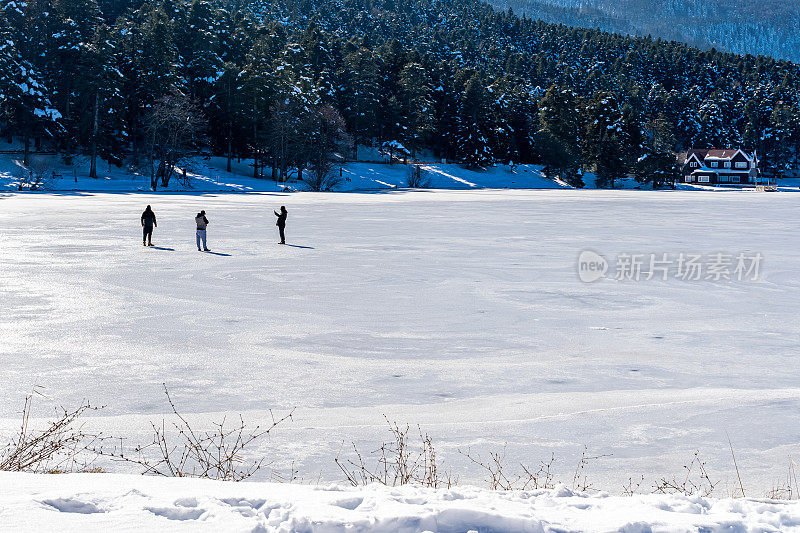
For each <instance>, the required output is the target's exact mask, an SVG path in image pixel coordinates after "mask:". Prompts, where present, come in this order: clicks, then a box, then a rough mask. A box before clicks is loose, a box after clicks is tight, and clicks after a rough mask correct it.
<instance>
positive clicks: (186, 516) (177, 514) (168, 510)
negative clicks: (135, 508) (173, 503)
mask: <svg viewBox="0 0 800 533" xmlns="http://www.w3.org/2000/svg"><path fill="white" fill-rule="evenodd" d="M144 509H145V511H150V512H151V513H153V514H154V515H156V516H163V517H164V518H166V519H168V520H197V519H198V518H200V517H201V516H202V515H203V513H205V512H206V511H205V509H196V508H187V507H184V508H177V507H145V508H144Z"/></svg>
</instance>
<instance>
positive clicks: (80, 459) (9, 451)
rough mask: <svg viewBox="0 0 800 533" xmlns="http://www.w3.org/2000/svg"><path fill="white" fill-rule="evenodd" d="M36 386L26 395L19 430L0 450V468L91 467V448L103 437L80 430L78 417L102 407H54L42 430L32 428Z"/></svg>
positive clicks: (53, 470)
mask: <svg viewBox="0 0 800 533" xmlns="http://www.w3.org/2000/svg"><path fill="white" fill-rule="evenodd" d="M35 395H38V396H42V394H41V393H40V392H38V390H37V389H34V392H33V393H31V394H29V395H28V396H26V397H25V403H24V406H23V408H22V422H21V424H20V428H19V431H17V433H16V435H15V436H14V437H13V438H12V440H11V442H10V443H8V444H7V445H6V446H5V448H3V449H2V451H0V470H7V471H12V472H36V473H61V472H76V471H80V472H86V471H90V470H92V469H93V468H92V467H91V463H92V462H93V461H94V459H95V458H96V456H95V455H94V454H93V453H88V454H87V453H86V452H91V449H92V447H93V446H94V445H95V444H97V442H98V440H102V436H100V435H93V434H89V433H86V432H84V431H83V429H82V426H78V427H75V426H76V423H77V422H78V420H79V419H80V418H81V417H82V416H83V415H84V413H86V412H87V411H90V410H96V409H102V408H96V407H92V406H91V405H89V404H88V403H82V404H81V405H80V406H78V407H77V408H75V409H65V408H63V407H59V408H57V409H56V416H55V418H53V419H52V420H49V421H47V422H46V424H45V427H44V429H35V428H33V427H31V410H32V408H33V398H34V396H35Z"/></svg>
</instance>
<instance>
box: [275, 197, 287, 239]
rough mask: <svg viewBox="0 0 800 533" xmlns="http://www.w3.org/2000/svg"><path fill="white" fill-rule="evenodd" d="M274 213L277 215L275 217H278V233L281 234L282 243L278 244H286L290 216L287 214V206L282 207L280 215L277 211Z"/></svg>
mask: <svg viewBox="0 0 800 533" xmlns="http://www.w3.org/2000/svg"><path fill="white" fill-rule="evenodd" d="M273 213H275V216H276V217H278V221H277V222H276V223H275V225H276V226H278V233H280V234H281V242H279V243H278V244H286V234H285V230H286V215H288V213H287V212H286V206H285V205H282V206H281V212H280V213H278V212H277V211H273Z"/></svg>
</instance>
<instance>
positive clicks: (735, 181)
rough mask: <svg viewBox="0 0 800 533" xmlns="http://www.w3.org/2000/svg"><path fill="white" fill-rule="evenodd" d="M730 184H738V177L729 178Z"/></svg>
mask: <svg viewBox="0 0 800 533" xmlns="http://www.w3.org/2000/svg"><path fill="white" fill-rule="evenodd" d="M731 183H739V176H731Z"/></svg>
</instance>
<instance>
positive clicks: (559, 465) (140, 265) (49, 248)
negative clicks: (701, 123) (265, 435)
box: [0, 190, 800, 496]
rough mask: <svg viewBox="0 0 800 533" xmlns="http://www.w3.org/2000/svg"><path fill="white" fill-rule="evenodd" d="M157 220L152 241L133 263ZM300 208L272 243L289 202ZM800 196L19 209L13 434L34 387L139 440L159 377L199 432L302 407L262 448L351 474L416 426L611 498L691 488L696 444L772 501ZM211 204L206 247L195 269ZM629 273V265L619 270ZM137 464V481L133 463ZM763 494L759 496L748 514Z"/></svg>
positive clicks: (7, 396) (375, 198)
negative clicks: (636, 268) (741, 258)
mask: <svg viewBox="0 0 800 533" xmlns="http://www.w3.org/2000/svg"><path fill="white" fill-rule="evenodd" d="M148 203H149V204H152V206H153V208H154V210H155V212H156V215H157V216H158V222H159V226H158V228H157V229H156V232H155V235H154V243H155V244H156V245H157V248H154V249H144V248H142V246H141V240H140V239H141V229H140V227H139V221H138V219H139V215H140V214H141V212H142V210H143V208H144V207H145V205H146V204H148ZM281 205H286V206H287V208H288V210H289V223H288V228H287V236H288V241H289V242H290V243H291V244H292V245H293V246H278V245H277V244H276V243H277V232H276V228H275V226H274V219H275V217H274V215H273V214H272V211H273V209H277V208H278V207H279V206H281ZM799 207H800V195H795V194H789V193H778V194H760V193H755V192H744V191H731V192H653V193H650V192H642V191H635V192H631V191H628V192H625V191H575V190H550V191H506V190H484V191H418V192H405V191H391V192H376V193H365V194H356V193H350V194H344V193H343V194H314V193H295V194H283V193H263V194H247V195H237V194H196V195H178V194H160V195H158V194H157V195H153V194H82V193H63V194H55V193H54V194H29V195H15V194H5V195H2V197H0V247H1V249H2V251H1V252H0V295H1V296H0V298H1V299H2V308H1V309H2V310H1V311H0V332H2V340H1V341H0V360H1V361H2V365H0V383H2V387H0V418H3V419H6V420H4V421H3V422H2V425H3V426H4V427H6V428H7V429H8V428H13V427H14V426H15V425H16V423H17V422H16V416H17V412H18V411H19V409H20V408H21V406H22V405H21V404H22V399H23V396H24V395H25V394H27V393H29V392H30V391H31V390H32V388H33V387H34V386H35V385H39V386H42V387H44V392H45V394H46V395H47V396H48V397H49V398H50V400H49V401H50V402H52V403H51V404H48V401H45V400H37V402H39V403H38V405H39V406H40V413H41V414H46V413H47V412H48V411H47V409H49V408H51V407H52V405H53V404H64V405H71V404H76V403H78V402H79V401H80V400H81V399H88V400H90V401H91V402H93V403H95V404H103V405H106V408H105V409H104V410H103V411H102V412H101V413H100V415H102V416H100V417H98V418H96V419H95V420H93V426H95V427H98V428H102V429H104V430H106V431H107V432H109V433H111V434H115V435H120V436H128V437H131V438H132V439H136V438H139V439H144V440H146V439H147V438H149V433H148V429H147V428H148V421H149V420H160V418H159V417H160V415H161V414H162V413H165V412H167V410H168V405H167V404H166V401H165V398H164V396H163V393H162V392H161V388H162V383H166V385H167V386H168V387H169V390H170V392H171V394H172V397H173V399H174V400H175V401H176V403H177V404H178V406H179V407H180V408H181V409H182V410H183V411H185V412H187V413H196V414H198V416H197V417H196V419H197V420H198V421H200V423H202V421H204V420H209V419H210V418H213V417H208V416H206V415H205V414H204V413H216V412H228V413H243V414H244V416H245V419H246V420H253V421H258V420H263V419H264V418H266V417H267V416H268V414H267V410H268V409H274V410H276V412H278V413H283V412H286V411H288V410H289V409H291V408H296V411H295V416H294V420H293V421H292V422H289V423H287V424H286V425H284V426H282V427H281V428H280V429H279V431H278V432H277V433H276V434H275V436H274V437H273V438H271V439H270V440H269V441H265V442H264V444H263V450H264V451H265V452H267V453H269V454H270V456H271V457H273V458H274V459H275V460H276V463H275V467H276V468H278V469H280V468H289V465H291V464H292V463H293V462H294V466H295V468H297V469H298V470H299V472H300V476H301V477H303V478H304V479H306V480H317V479H322V480H325V481H341V479H342V477H341V475H340V473H339V472H338V470H337V468H336V465H335V464H334V463H333V457H334V456H335V455H336V453H337V451H338V450H339V449H340V446H341V444H342V441H347V442H349V441H351V440H355V441H356V442H358V443H361V444H362V446H364V447H365V448H369V443H373V444H374V443H377V442H378V441H379V440H381V439H383V438H385V437H386V436H387V432H386V427H385V426H386V425H385V422H384V421H383V415H384V414H385V415H387V416H388V417H389V418H390V419H392V420H396V421H398V422H401V423H411V424H420V425H421V426H422V429H423V430H424V431H427V432H429V433H430V434H431V435H432V436H433V437H434V442H435V443H438V449H439V452H440V453H441V454H442V456H443V457H442V461H444V462H446V463H447V464H448V465H449V466H450V467H452V468H453V470H455V471H458V472H460V473H461V474H462V481H474V482H476V483H479V482H480V480H481V478H482V473H481V472H479V471H477V470H476V469H475V467H474V466H470V465H469V464H468V463H467V461H466V460H465V459H464V458H463V457H462V456H460V455H459V454H458V453H457V450H458V449H462V450H466V449H467V448H469V449H471V450H472V451H475V452H479V453H486V452H488V451H499V450H502V449H503V448H504V447H505V449H506V454H507V457H508V460H509V462H510V463H511V464H516V463H518V462H525V463H527V464H533V465H537V466H538V463H539V461H540V460H543V459H547V458H548V457H549V456H550V454H551V453H555V456H556V464H555V468H556V473H557V475H558V476H559V477H560V478H562V479H564V480H571V479H572V475H573V473H574V470H575V464H576V460H577V456H578V454H580V452H581V450H582V449H583V447H584V445H586V446H588V449H589V452H590V453H592V454H596V455H600V454H605V455H610V456H609V457H603V458H601V459H597V460H595V461H592V462H591V464H590V465H589V466H588V467H587V475H588V477H589V479H590V481H591V482H592V483H593V485H594V486H596V487H597V488H603V489H607V490H609V491H611V492H613V493H619V492H621V490H622V485H623V483H624V482H626V481H628V478H629V477H631V476H632V477H634V478H636V477H639V476H641V475H645V478H646V480H645V482H644V484H643V485H642V491H643V492H647V489H648V488H649V487H650V486H651V485H652V483H654V482H655V481H656V478H657V477H658V476H671V475H673V474H680V473H681V469H682V466H683V465H684V464H687V463H688V462H689V461H690V460H691V458H692V454H693V453H694V452H695V451H696V450H699V451H700V454H701V456H702V457H703V458H704V459H705V460H707V461H708V468H709V471H710V472H711V474H712V477H715V478H716V479H718V480H720V481H722V482H723V483H722V484H721V485H720V486H719V489H718V490H719V491H720V492H719V495H721V496H722V495H725V494H726V492H725V491H726V488H725V487H726V484H727V487H728V492H730V490H732V487H733V485H734V483H735V482H734V477H733V476H734V474H733V465H732V462H731V459H730V450H729V445H728V437H727V436H726V432H727V435H730V439H731V442H732V444H733V447H734V449H735V452H736V459H737V461H738V465H739V469H740V471H741V473H742V478H743V480H744V484H745V488H746V489H750V490H751V492H752V493H753V494H752V495H754V496H763V495H764V493H765V492H766V491H767V490H768V489H770V488H772V486H773V485H774V484H776V483H777V482H779V481H781V480H782V479H784V478H785V476H786V474H787V465H788V462H789V457H790V456H794V457H798V456H800V424H799V423H798V422H800V383H798V375H799V374H800V350H798V348H800V325H799V324H798V320H799V319H798V316H799V315H800V277H798V264H800V247H799V246H798V244H797V242H798V228H800V209H798V208H799ZM200 209H205V210H206V211H207V214H208V218H209V220H210V225H209V231H208V238H209V246H210V247H211V249H212V250H213V252H215V253H214V254H205V253H198V252H197V251H196V248H195V245H194V226H193V223H194V222H193V218H194V215H195V213H196V212H197V211H199V210H200ZM587 249H588V250H593V251H595V252H598V253H600V254H603V255H604V256H606V257H608V258H614V257H616V256H617V255H618V254H622V253H631V254H646V255H647V256H648V257H649V254H653V253H655V254H659V255H660V254H663V253H667V254H671V256H675V257H677V255H678V254H679V253H682V252H683V253H697V254H712V253H715V252H720V251H721V252H726V253H729V254H734V255H736V254H739V253H747V254H755V253H760V254H762V255H763V264H761V267H760V275H761V276H760V277H761V279H760V280H758V281H738V280H732V281H724V280H722V281H713V280H681V279H673V278H670V279H669V280H667V281H663V280H660V279H651V280H640V281H615V280H612V279H605V280H601V281H598V282H596V283H592V284H588V283H583V282H581V281H580V280H579V279H578V275H577V271H576V262H577V258H578V255H579V254H580V252H581V251H583V250H587ZM609 275H610V276H612V277H613V275H614V272H613V271H611V272H609ZM119 468H120V469H121V470H124V468H123V467H122V466H120V467H119ZM749 495H750V494H748V496H749Z"/></svg>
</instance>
